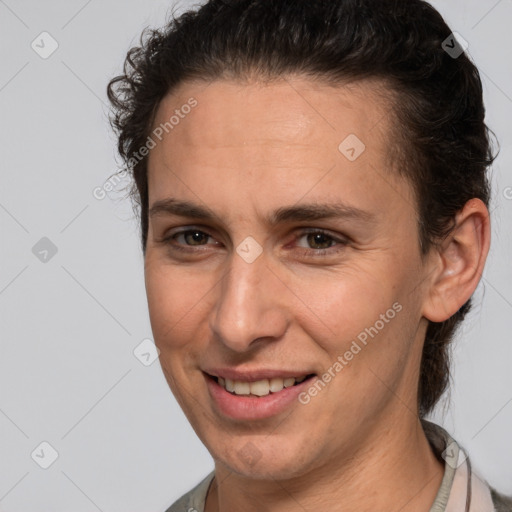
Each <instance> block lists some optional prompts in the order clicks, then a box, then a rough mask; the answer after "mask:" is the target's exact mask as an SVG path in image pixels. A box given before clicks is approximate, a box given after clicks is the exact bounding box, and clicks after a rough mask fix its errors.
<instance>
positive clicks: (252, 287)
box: [210, 253, 288, 353]
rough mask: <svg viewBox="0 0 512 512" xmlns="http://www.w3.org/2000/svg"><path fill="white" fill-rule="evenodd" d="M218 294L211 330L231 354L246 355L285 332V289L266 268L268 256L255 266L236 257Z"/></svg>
mask: <svg viewBox="0 0 512 512" xmlns="http://www.w3.org/2000/svg"><path fill="white" fill-rule="evenodd" d="M217 293H218V294H219V295H218V299H217V301H216V307H215V308H214V310H213V311H214V312H213V315H212V316H211V318H210V328H211V330H212V331H213V332H214V334H215V335H216V338H217V339H219V340H220V341H221V342H222V343H223V344H224V345H225V346H227V347H229V348H230V349H231V350H233V351H235V352H239V353H243V352H246V351H248V350H251V349H253V348H254V347H255V346H256V345H259V344H260V343H261V342H262V341H263V340H266V341H267V342H268V341H271V340H276V339H279V338H281V337H282V336H283V334H284V333H285V332H286V329H287V327H288V318H287V314H286V310H285V308H284V301H283V299H284V300H286V297H284V295H285V294H286V287H285V286H284V284H283V283H282V282H281V281H280V280H279V278H278V277H277V275H276V274H275V272H273V271H272V270H271V269H270V268H269V267H268V266H267V264H266V258H265V253H262V254H261V255H260V256H259V257H258V258H257V259H256V260H255V261H253V262H252V263H247V262H246V261H244V259H243V258H241V257H240V256H239V255H238V254H237V253H234V254H233V256H232V258H231V261H230V267H229V269H228V271H227V272H226V273H225V274H224V277H223V279H222V280H221V282H220V284H219V288H218V292H217Z"/></svg>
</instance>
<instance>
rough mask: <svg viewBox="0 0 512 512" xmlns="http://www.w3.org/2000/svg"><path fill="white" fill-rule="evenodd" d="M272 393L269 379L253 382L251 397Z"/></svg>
mask: <svg viewBox="0 0 512 512" xmlns="http://www.w3.org/2000/svg"><path fill="white" fill-rule="evenodd" d="M269 393H270V384H269V382H268V379H263V380H257V381H256V382H251V395H256V396H265V395H268V394H269Z"/></svg>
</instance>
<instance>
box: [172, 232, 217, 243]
mask: <svg viewBox="0 0 512 512" xmlns="http://www.w3.org/2000/svg"><path fill="white" fill-rule="evenodd" d="M180 236H183V238H184V240H185V242H186V245H205V244H206V243H207V242H208V238H210V235H207V234H206V233H203V232H202V231H199V230H195V229H194V230H188V231H182V232H181V233H177V234H176V235H174V239H175V240H176V239H177V238H178V237H180Z"/></svg>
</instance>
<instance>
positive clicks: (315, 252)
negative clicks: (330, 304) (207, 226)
mask: <svg viewBox="0 0 512 512" xmlns="http://www.w3.org/2000/svg"><path fill="white" fill-rule="evenodd" d="M187 233H201V234H203V235H207V236H208V237H209V238H213V237H212V236H211V235H209V234H208V233H206V232H205V231H203V230H201V229H194V228H188V229H183V230H181V231H178V232H176V233H173V234H172V235H170V236H168V237H166V238H164V239H163V240H162V243H164V244H166V245H168V246H169V248H170V249H171V250H177V251H182V252H187V253H189V254H190V253H194V252H198V251H203V250H204V249H202V248H201V247H203V246H205V245H207V244H200V245H198V246H187V245H185V246H184V245H183V244H178V243H175V240H176V238H177V237H178V236H180V235H186V234H187ZM312 234H320V235H323V236H325V237H327V238H328V239H330V240H328V242H334V243H336V244H337V245H338V246H340V247H338V248H337V249H336V248H335V249H334V250H333V246H331V247H328V248H326V249H305V248H303V247H301V248H299V250H301V251H300V252H301V254H302V255H303V256H313V257H319V256H325V255H330V254H334V253H337V252H339V251H340V250H343V249H344V248H345V246H346V245H347V244H348V241H347V240H345V239H342V238H337V237H335V236H333V235H331V234H330V233H328V232H327V231H324V230H323V229H315V228H310V229H305V230H302V231H301V232H300V233H299V234H298V236H297V237H296V238H295V240H300V239H301V238H302V237H304V236H307V235H312ZM334 247H335V246H334Z"/></svg>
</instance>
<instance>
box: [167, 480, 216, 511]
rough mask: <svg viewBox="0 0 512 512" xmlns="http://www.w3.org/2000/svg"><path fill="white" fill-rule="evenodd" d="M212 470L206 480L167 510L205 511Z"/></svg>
mask: <svg viewBox="0 0 512 512" xmlns="http://www.w3.org/2000/svg"><path fill="white" fill-rule="evenodd" d="M213 476H214V472H213V471H212V472H211V473H210V474H209V475H208V476H207V477H206V478H205V479H204V480H202V481H201V482H199V483H198V484H197V485H196V486H195V487H194V488H193V489H192V490H191V491H189V492H187V493H186V494H184V495H183V496H182V497H181V498H180V499H179V500H177V501H175V502H174V503H173V504H172V505H171V506H170V507H169V508H168V509H167V510H166V511H165V512H204V505H205V501H206V495H207V494H208V489H209V487H210V484H211V483H212V480H213Z"/></svg>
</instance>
